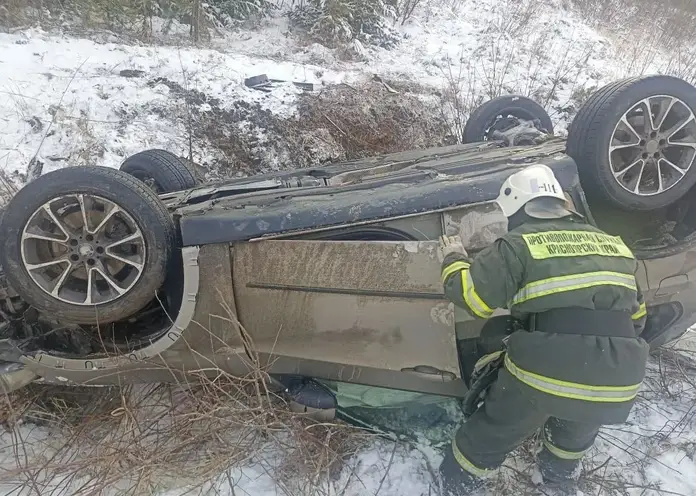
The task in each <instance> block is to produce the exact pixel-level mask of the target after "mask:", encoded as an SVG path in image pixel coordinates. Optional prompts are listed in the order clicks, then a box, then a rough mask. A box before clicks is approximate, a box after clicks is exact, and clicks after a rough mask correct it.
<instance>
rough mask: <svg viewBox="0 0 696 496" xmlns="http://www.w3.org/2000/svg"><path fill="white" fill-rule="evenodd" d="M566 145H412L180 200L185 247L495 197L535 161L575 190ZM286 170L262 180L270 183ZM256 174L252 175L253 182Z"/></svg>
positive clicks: (177, 212) (438, 208)
mask: <svg viewBox="0 0 696 496" xmlns="http://www.w3.org/2000/svg"><path fill="white" fill-rule="evenodd" d="M564 149H565V143H564V142H562V141H558V140H554V141H552V142H548V143H545V144H543V145H539V146H536V147H515V148H498V147H491V146H488V145H485V144H484V146H481V145H479V147H478V148H476V147H473V148H472V146H471V145H468V146H467V145H465V146H464V147H461V145H460V147H459V148H458V149H456V148H455V149H454V150H452V148H451V147H448V148H440V149H437V150H439V151H440V153H433V152H432V151H430V152H429V153H428V150H420V151H418V152H411V153H412V154H411V158H409V156H408V155H406V156H405V157H404V155H405V154H401V156H399V154H394V155H390V156H387V157H388V158H387V159H385V157H380V158H377V159H372V160H370V159H368V161H367V162H368V164H369V165H367V166H365V162H366V161H362V162H360V163H359V165H362V167H355V166H353V167H351V166H352V165H353V163H350V162H349V163H344V164H337V165H336V166H331V168H327V169H324V171H328V172H327V177H328V178H329V180H328V181H326V182H327V183H328V185H323V186H310V187H295V188H293V187H285V188H273V189H268V190H265V191H264V190H260V191H258V190H257V191H251V192H242V193H240V194H237V195H234V196H226V197H224V196H223V197H213V198H211V199H207V200H204V201H199V202H196V201H186V200H183V201H182V200H181V199H179V200H178V201H180V202H181V203H183V205H182V204H181V203H180V205H179V206H177V207H176V208H175V215H176V216H177V217H179V223H180V229H181V235H182V242H183V245H184V246H191V245H203V244H211V243H226V242H235V241H243V240H249V239H254V238H259V237H264V236H269V235H275V234H279V233H284V232H296V231H306V230H314V229H319V228H327V227H332V226H341V227H344V226H347V225H351V224H355V223H370V222H378V221H380V220H382V219H386V218H394V217H403V216H410V215H417V214H421V213H425V212H431V211H441V210H446V209H450V208H456V207H457V206H462V205H470V204H474V203H481V202H489V201H492V200H493V199H495V198H496V197H497V195H498V193H499V191H500V187H501V185H502V183H503V181H504V180H505V179H506V178H507V177H508V176H509V175H510V174H511V173H512V172H513V171H514V170H516V169H519V168H522V167H525V166H527V165H529V164H531V163H544V164H546V165H548V166H550V167H551V168H552V169H553V170H554V173H555V174H556V176H557V177H558V180H559V182H560V183H561V185H562V186H563V188H564V189H570V188H571V187H572V186H573V185H574V184H576V182H577V168H576V166H575V162H574V161H573V160H572V159H571V158H570V157H568V156H567V155H565V153H564ZM443 150H444V152H443ZM390 166H391V167H390ZM307 172H314V174H315V175H316V169H313V170H310V171H302V170H297V171H291V172H289V173H283V174H284V175H285V177H288V176H287V175H288V174H295V175H298V174H307ZM278 177H279V176H272V175H264V176H257V177H256V179H257V180H261V181H265V182H267V181H273V180H274V178H275V179H276V180H279V179H278ZM310 177H316V176H310ZM336 179H338V180H336ZM346 179H347V182H342V181H344V180H346ZM253 180H254V178H253V177H252V178H248V179H247V180H246V181H247V184H249V183H251V182H253ZM257 184H258V183H257ZM269 184H270V183H269ZM231 186H232V187H233V184H231ZM214 188H217V189H219V188H220V187H219V186H218V187H214ZM222 188H224V185H223V186H222ZM192 197H193V196H192Z"/></svg>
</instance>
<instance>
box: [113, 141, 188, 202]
mask: <svg viewBox="0 0 696 496" xmlns="http://www.w3.org/2000/svg"><path fill="white" fill-rule="evenodd" d="M120 170H122V171H123V172H127V173H128V174H130V175H131V176H135V177H137V178H138V179H140V180H141V181H143V182H147V183H151V185H152V187H153V189H154V190H155V192H156V193H158V194H162V193H172V192H174V191H182V190H185V189H191V188H194V187H195V186H196V178H195V176H194V175H193V172H192V171H191V169H190V168H189V166H188V165H187V164H186V162H185V161H183V160H182V159H180V158H179V157H177V156H176V155H174V154H173V153H170V152H168V151H166V150H157V149H154V150H145V151H142V152H139V153H136V154H135V155H133V156H131V157H128V158H127V159H126V160H125V161H124V162H123V163H122V164H121V168H120Z"/></svg>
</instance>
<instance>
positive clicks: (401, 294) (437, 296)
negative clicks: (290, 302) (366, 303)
mask: <svg viewBox="0 0 696 496" xmlns="http://www.w3.org/2000/svg"><path fill="white" fill-rule="evenodd" d="M246 287H247V288H253V289H270V290H276V291H298V292H301V293H324V294H341V295H355V296H375V297H387V298H413V299H416V300H444V299H446V298H445V295H444V294H442V293H416V292H410V291H379V290H371V289H343V288H319V287H312V286H296V285H292V284H268V283H257V282H250V283H247V285H246Z"/></svg>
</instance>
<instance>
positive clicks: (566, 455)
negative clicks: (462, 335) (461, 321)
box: [440, 325, 600, 494]
mask: <svg viewBox="0 0 696 496" xmlns="http://www.w3.org/2000/svg"><path fill="white" fill-rule="evenodd" d="M505 328H506V326H504V325H492V326H489V327H488V329H483V330H482V333H481V337H482V338H483V340H482V343H481V344H482V348H483V349H482V350H481V351H482V352H483V353H492V352H494V351H496V350H498V349H501V348H502V343H501V344H500V345H499V346H496V345H495V341H496V338H495V335H496V334H499V336H500V338H499V339H500V340H502V338H503V337H504V336H505V335H506V334H507V333H508V332H505ZM599 427H600V425H597V424H590V423H582V422H577V421H571V420H564V419H559V418H555V417H552V416H551V415H549V413H548V412H547V411H545V410H544V409H543V407H540V406H539V405H537V404H536V403H535V402H534V401H533V400H532V399H531V397H530V396H529V394H528V388H527V386H525V385H524V384H522V383H520V382H519V381H518V380H517V379H516V378H515V377H513V376H512V375H510V373H509V372H508V371H507V370H505V369H500V370H499V372H498V378H497V380H496V381H495V382H494V383H493V385H492V386H491V388H490V389H489V390H488V393H487V395H486V399H485V401H484V403H483V405H482V406H481V408H480V409H479V410H477V411H476V412H475V413H474V414H473V415H472V416H471V417H470V418H469V419H468V420H467V421H466V423H464V424H463V425H462V426H461V427H460V428H459V429H458V430H457V432H456V434H455V438H454V440H453V443H452V448H451V449H452V453H447V454H446V456H445V461H443V464H442V465H441V467H440V471H441V474H442V476H443V478H444V479H445V480H444V481H443V482H444V483H445V486H448V487H456V486H457V485H460V486H462V487H463V488H465V487H467V486H473V485H474V480H475V479H479V478H481V477H485V475H487V472H488V471H490V470H493V469H496V468H498V467H499V466H500V465H501V464H502V463H503V461H504V460H505V457H506V456H507V454H508V453H510V452H511V451H513V450H514V449H515V448H517V447H518V446H520V445H521V444H522V443H523V442H524V441H525V440H527V439H528V438H530V437H531V436H533V435H534V434H535V433H536V432H537V431H538V430H539V429H542V431H541V435H542V436H541V437H542V441H543V448H542V451H541V453H539V455H538V461H539V468H540V470H541V473H542V475H543V477H544V479H545V481H546V482H559V481H563V480H568V479H570V478H572V477H573V475H574V472H575V470H576V469H577V467H578V466H579V464H580V461H581V459H582V457H583V456H584V454H585V452H586V451H587V450H588V449H589V448H590V447H592V445H593V444H594V440H595V438H596V437H597V433H598V432H599ZM455 461H456V463H454V462H455ZM451 494H460V493H457V492H452V493H451ZM461 494H468V493H466V492H461Z"/></svg>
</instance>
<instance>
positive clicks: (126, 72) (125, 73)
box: [118, 69, 145, 78]
mask: <svg viewBox="0 0 696 496" xmlns="http://www.w3.org/2000/svg"><path fill="white" fill-rule="evenodd" d="M118 75H119V76H121V77H126V78H137V77H142V76H144V75H145V71H141V70H140V69H123V70H122V71H121V72H119V73H118Z"/></svg>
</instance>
